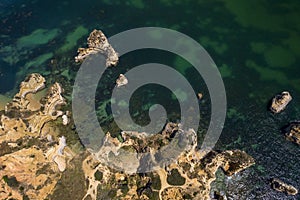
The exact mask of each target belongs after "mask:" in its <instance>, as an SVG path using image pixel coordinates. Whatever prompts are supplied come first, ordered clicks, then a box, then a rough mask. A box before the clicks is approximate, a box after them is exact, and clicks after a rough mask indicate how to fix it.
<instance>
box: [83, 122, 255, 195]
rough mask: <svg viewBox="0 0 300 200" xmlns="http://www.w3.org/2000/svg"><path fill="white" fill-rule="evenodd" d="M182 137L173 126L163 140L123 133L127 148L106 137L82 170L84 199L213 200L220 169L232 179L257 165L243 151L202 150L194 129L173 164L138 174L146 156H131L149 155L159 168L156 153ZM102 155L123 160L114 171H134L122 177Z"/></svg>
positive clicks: (116, 140)
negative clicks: (85, 183)
mask: <svg viewBox="0 0 300 200" xmlns="http://www.w3.org/2000/svg"><path fill="white" fill-rule="evenodd" d="M181 131H182V130H180V126H178V125H177V124H174V123H169V124H167V125H166V127H165V129H164V130H163V131H162V132H161V133H160V134H156V135H153V136H147V135H146V133H136V132H123V133H122V138H123V140H124V141H123V142H120V141H119V140H118V139H116V138H112V137H111V136H110V134H108V135H107V136H106V138H105V140H106V143H104V145H103V147H102V148H103V149H101V150H100V151H99V153H98V154H97V153H96V154H92V155H90V156H89V157H88V158H87V159H86V160H85V161H84V162H83V170H84V172H85V176H86V179H87V180H88V183H89V186H88V188H89V189H88V192H87V194H86V196H85V197H84V199H88V198H91V199H101V198H103V196H102V195H105V194H106V195H108V196H109V197H110V198H112V199H163V200H164V199H204V200H205V199H210V196H209V194H210V185H211V183H212V182H213V181H214V180H215V179H216V176H215V173H216V171H217V170H218V169H219V168H222V169H223V170H224V171H225V173H226V174H227V175H228V176H231V175H233V174H235V173H238V172H239V171H241V170H244V169H246V168H247V167H249V166H251V165H253V164H254V159H253V158H252V157H251V156H249V155H247V154H246V153H245V152H243V151H240V150H232V151H224V152H216V151H200V150H198V149H197V136H196V133H195V131H193V130H192V129H190V130H188V131H184V133H185V134H187V135H191V136H192V137H190V138H192V139H193V140H192V142H191V144H190V145H189V146H188V148H187V149H186V150H185V151H183V152H181V153H180V154H179V156H178V157H176V159H175V160H173V161H172V162H171V163H170V164H168V165H167V166H161V165H158V166H156V168H155V169H154V171H152V172H145V173H134V172H135V170H137V169H138V168H139V167H141V165H142V164H143V162H142V159H143V156H140V157H139V156H132V155H134V154H133V153H140V152H143V153H145V152H149V155H150V157H151V159H150V160H151V161H150V162H153V163H154V162H157V160H156V157H157V155H156V154H157V152H159V150H160V149H161V148H163V147H164V146H166V145H168V144H170V141H172V139H173V138H174V137H175V138H176V134H180V132H181ZM108 144H109V145H108ZM109 146H110V147H109ZM120 149H123V150H124V149H126V150H127V151H128V153H127V154H124V157H123V155H121V156H117V155H120V153H121V151H119V150H120ZM100 155H102V157H103V156H112V157H113V155H115V156H116V158H119V159H122V160H121V161H122V162H119V163H117V164H116V165H118V164H119V165H122V164H123V165H127V164H128V165H129V164H130V165H131V166H130V168H131V169H133V170H132V171H131V173H124V172H120V171H119V170H116V169H117V166H114V167H111V166H113V165H107V164H106V163H105V164H104V163H102V162H101V158H100V159H99V156H100ZM128 155H131V156H132V157H130V156H128ZM117 160H118V159H116V160H115V161H116V162H117ZM108 189H109V191H110V192H108Z"/></svg>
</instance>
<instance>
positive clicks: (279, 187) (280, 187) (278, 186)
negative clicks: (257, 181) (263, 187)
mask: <svg viewBox="0 0 300 200" xmlns="http://www.w3.org/2000/svg"><path fill="white" fill-rule="evenodd" d="M271 185H272V188H273V189H274V190H276V191H278V192H284V193H286V194H288V195H296V194H298V190H297V189H296V188H295V187H294V186H292V185H288V184H286V183H284V182H283V181H281V180H279V179H277V178H274V179H272V181H271Z"/></svg>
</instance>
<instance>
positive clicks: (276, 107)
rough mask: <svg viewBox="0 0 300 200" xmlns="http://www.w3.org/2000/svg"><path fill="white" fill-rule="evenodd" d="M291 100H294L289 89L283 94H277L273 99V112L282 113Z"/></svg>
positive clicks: (271, 108)
mask: <svg viewBox="0 0 300 200" xmlns="http://www.w3.org/2000/svg"><path fill="white" fill-rule="evenodd" d="M291 100H292V96H291V95H290V93H289V92H287V91H284V92H282V93H281V94H277V95H276V96H275V97H274V98H273V99H272V104H271V107H270V110H271V111H272V112H273V113H280V112H281V111H283V110H284V109H285V108H286V106H287V105H288V104H289V102H290V101H291Z"/></svg>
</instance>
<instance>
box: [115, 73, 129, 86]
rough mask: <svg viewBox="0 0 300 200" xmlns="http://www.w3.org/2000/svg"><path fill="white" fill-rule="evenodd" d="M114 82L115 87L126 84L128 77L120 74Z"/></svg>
mask: <svg viewBox="0 0 300 200" xmlns="http://www.w3.org/2000/svg"><path fill="white" fill-rule="evenodd" d="M116 83H117V87H121V86H123V85H127V84H128V79H127V78H126V77H125V76H124V74H120V76H119V78H118V79H117V80H116Z"/></svg>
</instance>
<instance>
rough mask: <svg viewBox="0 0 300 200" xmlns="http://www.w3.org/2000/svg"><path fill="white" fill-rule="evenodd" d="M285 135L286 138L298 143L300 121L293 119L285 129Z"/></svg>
mask: <svg viewBox="0 0 300 200" xmlns="http://www.w3.org/2000/svg"><path fill="white" fill-rule="evenodd" d="M285 136H286V138H287V139H288V140H290V141H292V142H294V143H296V144H298V145H300V121H294V122H291V123H290V124H289V126H288V127H287V128H286V129H285Z"/></svg>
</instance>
